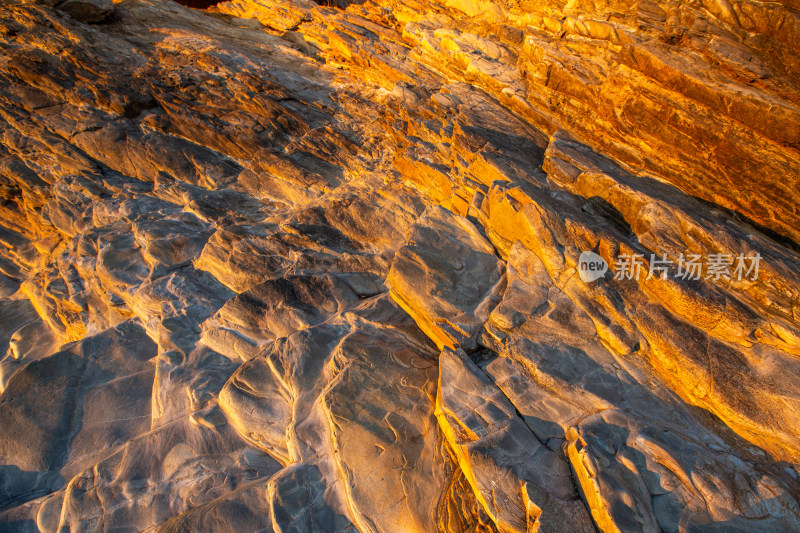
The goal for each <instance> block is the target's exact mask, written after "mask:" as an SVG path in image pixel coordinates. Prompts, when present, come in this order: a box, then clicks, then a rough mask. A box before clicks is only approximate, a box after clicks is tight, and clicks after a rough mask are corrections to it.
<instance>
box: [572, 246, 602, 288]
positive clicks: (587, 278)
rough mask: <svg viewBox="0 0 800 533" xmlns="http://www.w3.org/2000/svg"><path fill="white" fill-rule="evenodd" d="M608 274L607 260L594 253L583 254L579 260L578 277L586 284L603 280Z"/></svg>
mask: <svg viewBox="0 0 800 533" xmlns="http://www.w3.org/2000/svg"><path fill="white" fill-rule="evenodd" d="M606 272H608V263H606V260H605V259H603V258H602V257H600V256H599V255H597V254H596V253H594V252H583V253H582V254H581V256H580V257H579V258H578V275H579V276H580V277H581V280H583V282H584V283H591V282H592V281H596V280H598V279H600V278H602V277H603V276H604V275H605V273H606Z"/></svg>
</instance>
